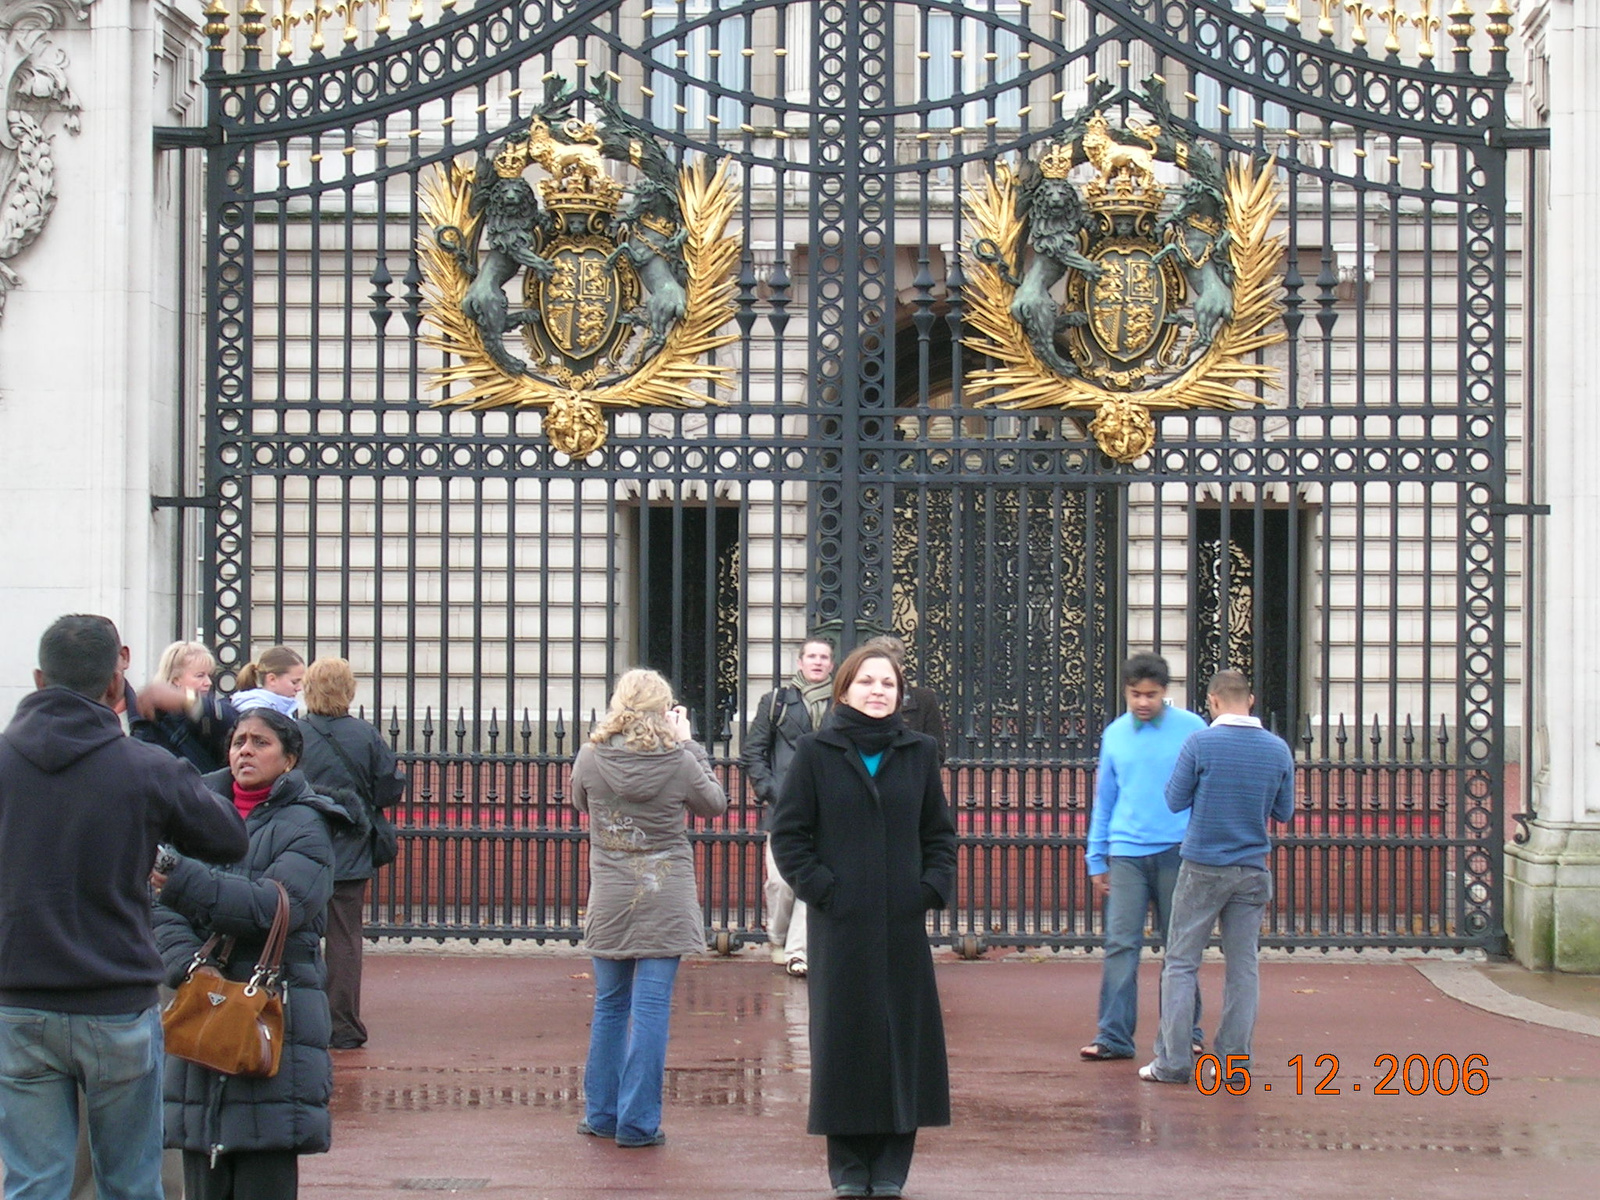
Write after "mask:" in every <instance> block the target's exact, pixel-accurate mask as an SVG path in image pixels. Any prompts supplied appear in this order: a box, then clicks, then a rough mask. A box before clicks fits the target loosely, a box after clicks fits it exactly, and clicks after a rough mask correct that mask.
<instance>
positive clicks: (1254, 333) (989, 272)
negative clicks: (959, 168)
mask: <svg viewBox="0 0 1600 1200" xmlns="http://www.w3.org/2000/svg"><path fill="white" fill-rule="evenodd" d="M1109 90H1110V89H1109V87H1108V85H1106V84H1104V83H1097V84H1095V85H1094V87H1093V89H1092V90H1091V93H1090V97H1089V103H1088V104H1086V105H1085V106H1084V108H1083V109H1081V110H1080V111H1079V112H1078V114H1077V115H1076V116H1075V117H1074V118H1072V120H1070V121H1068V122H1067V124H1066V127H1065V129H1064V130H1063V131H1062V133H1061V134H1059V135H1058V136H1057V137H1055V138H1053V139H1052V140H1051V141H1050V142H1048V143H1046V144H1045V147H1044V150H1043V152H1042V153H1041V154H1040V155H1039V156H1038V157H1037V158H1036V159H1034V160H1024V161H1023V162H1022V163H1021V164H1020V165H1019V166H1018V168H1017V169H1016V170H1012V169H1011V168H1009V167H1007V166H1005V165H1003V164H1002V165H1000V166H998V167H997V168H996V169H995V171H994V172H993V174H992V175H991V176H990V178H989V179H988V180H987V181H986V182H985V184H983V185H981V186H980V187H979V188H978V189H977V190H976V191H975V192H974V194H972V195H970V196H969V197H968V198H967V200H966V210H967V213H968V215H969V217H970V218H971V220H972V224H973V228H974V236H973V238H972V241H971V249H972V255H973V258H974V259H975V260H976V262H975V264H974V268H973V271H972V273H971V277H970V281H969V283H968V286H967V293H966V295H967V300H968V304H969V312H968V321H969V323H970V325H971V326H972V328H973V329H974V330H975V331H976V332H974V333H973V334H972V335H971V336H969V337H968V338H966V339H965V344H966V345H967V346H968V347H970V348H972V349H974V350H976V351H977V352H979V353H980V354H983V355H986V356H988V357H989V358H991V359H994V360H996V361H997V362H998V363H999V365H998V366H996V367H993V368H991V369H988V370H983V371H978V372H975V373H974V375H973V376H972V378H971V380H970V383H971V384H972V385H974V386H976V387H977V388H979V389H982V390H986V391H988V392H990V393H991V394H990V395H989V396H987V397H986V398H984V399H982V400H979V401H978V403H979V404H981V405H999V406H1002V407H1005V408H1014V409H1039V408H1063V409H1084V410H1087V409H1092V410H1094V411H1095V417H1094V420H1093V421H1092V422H1091V423H1090V425H1089V430H1090V432H1091V433H1093V434H1094V437H1095V440H1096V441H1097V442H1098V443H1099V445H1100V448H1101V449H1102V450H1104V451H1105V453H1106V454H1107V455H1109V456H1110V457H1111V458H1113V459H1115V460H1117V461H1118V462H1133V461H1134V460H1135V459H1137V458H1138V457H1139V456H1140V455H1142V454H1145V453H1147V452H1148V451H1149V450H1150V448H1151V447H1152V446H1153V445H1154V444H1155V422H1154V420H1153V418H1152V416H1151V414H1152V413H1153V412H1161V411H1167V410H1172V409H1180V408H1223V409H1226V408H1235V407H1238V406H1240V405H1244V404H1256V403H1260V397H1258V396H1257V395H1256V394H1255V393H1254V392H1253V391H1251V390H1247V387H1248V385H1249V384H1250V383H1252V382H1254V381H1262V382H1267V383H1271V382H1274V381H1275V379H1276V375H1277V372H1276V370H1275V368H1273V367H1271V366H1270V365H1268V364H1266V363H1263V362H1261V361H1259V359H1260V355H1259V351H1261V350H1262V349H1264V348H1265V347H1267V346H1270V345H1272V344H1274V343H1276V342H1280V341H1283V340H1284V338H1285V337H1286V336H1287V335H1286V333H1285V332H1284V330H1283V329H1282V328H1281V326H1280V327H1278V328H1272V326H1273V325H1274V324H1276V323H1277V322H1278V320H1279V317H1280V316H1281V314H1282V305H1281V304H1280V303H1279V300H1278V296H1279V288H1280V284H1281V277H1280V276H1279V275H1278V274H1277V273H1276V272H1277V270H1278V267H1279V264H1280V262H1281V260H1282V252H1283V251H1282V243H1281V240H1280V239H1279V238H1276V237H1271V236H1269V235H1268V230H1269V228H1270V226H1271V223H1272V220H1273V218H1274V216H1276V214H1277V212H1278V209H1279V206H1280V201H1279V197H1278V189H1277V186H1276V184H1275V182H1274V180H1273V177H1272V174H1271V172H1270V171H1268V170H1266V169H1263V168H1261V167H1259V166H1258V165H1257V164H1254V163H1245V164H1242V165H1239V166H1237V167H1235V168H1233V169H1232V170H1230V171H1228V172H1226V173H1224V172H1223V170H1222V168H1221V167H1220V166H1219V164H1218V163H1217V160H1216V159H1215V158H1214V157H1213V156H1212V155H1211V154H1210V152H1209V151H1207V150H1205V149H1203V148H1202V147H1200V146H1197V145H1195V144H1194V143H1193V142H1191V141H1188V140H1187V139H1185V138H1184V137H1182V136H1181V134H1180V133H1178V132H1177V131H1176V129H1175V128H1174V125H1173V123H1172V119H1171V112H1170V110H1169V108H1168V105H1167V102H1166V98H1165V93H1164V85H1163V84H1162V83H1161V81H1160V80H1159V79H1157V78H1154V77H1152V78H1151V79H1149V80H1146V81H1145V94H1144V97H1143V99H1142V101H1141V102H1142V103H1143V105H1144V106H1145V107H1146V108H1147V109H1148V110H1149V111H1150V113H1151V115H1152V116H1153V117H1154V118H1155V119H1154V120H1153V121H1151V122H1148V123H1139V122H1135V123H1131V124H1130V125H1129V126H1128V127H1127V128H1126V129H1123V130H1117V129H1113V128H1112V127H1111V125H1110V123H1109V122H1108V121H1107V120H1106V118H1105V116H1104V114H1103V113H1102V112H1101V111H1100V108H1099V106H1100V105H1101V104H1102V103H1103V102H1104V99H1105V96H1106V94H1107V93H1108V92H1109ZM1158 162H1169V163H1173V164H1175V165H1176V166H1178V167H1179V168H1180V169H1181V170H1183V171H1185V172H1186V173H1187V174H1188V175H1189V179H1188V181H1187V182H1185V183H1184V184H1183V186H1182V188H1181V189H1180V191H1179V194H1178V197H1177V200H1176V203H1175V205H1174V207H1173V209H1172V211H1171V212H1170V213H1169V214H1168V215H1167V216H1166V217H1165V218H1164V219H1163V217H1162V213H1163V211H1164V209H1165V205H1166V201H1167V188H1166V187H1165V186H1164V185H1163V184H1162V183H1160V182H1159V180H1158V178H1157V172H1156V169H1155V164H1156V163H1158ZM1082 166H1088V167H1092V168H1093V170H1094V175H1093V177H1092V178H1090V179H1087V180H1086V181H1085V182H1084V183H1082V184H1081V185H1080V184H1077V183H1074V182H1073V181H1072V179H1071V178H1070V176H1071V173H1072V172H1073V171H1074V170H1076V169H1077V168H1079V167H1082Z"/></svg>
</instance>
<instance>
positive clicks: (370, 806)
mask: <svg viewBox="0 0 1600 1200" xmlns="http://www.w3.org/2000/svg"><path fill="white" fill-rule="evenodd" d="M311 728H313V729H316V730H317V733H318V734H319V735H321V737H322V740H323V741H325V742H327V743H328V749H330V750H332V751H333V752H334V753H335V754H337V755H338V756H339V761H340V762H342V763H343V764H344V769H345V770H346V771H347V772H349V775H350V778H351V779H352V780H353V781H354V782H355V785H356V787H357V788H360V789H361V800H362V803H364V804H365V805H366V806H367V819H368V821H370V822H371V824H372V865H373V866H374V867H387V866H388V865H389V864H390V863H392V862H393V861H394V860H395V859H397V858H399V857H400V832H399V830H397V829H396V828H395V827H394V822H393V821H391V820H389V818H388V817H387V816H386V815H385V814H384V811H383V809H381V808H379V807H378V805H377V802H376V801H375V800H374V799H373V797H372V794H371V793H370V792H368V791H367V790H366V787H365V786H364V784H363V782H362V781H363V780H365V779H366V778H367V777H366V776H365V775H363V774H362V773H361V771H359V770H358V769H357V768H356V764H355V763H353V762H351V761H350V756H349V755H348V754H346V753H345V752H344V747H343V746H341V745H339V741H338V739H337V738H335V737H334V736H333V735H332V734H331V733H329V732H327V731H326V730H323V729H317V727H316V726H315V725H312V726H311Z"/></svg>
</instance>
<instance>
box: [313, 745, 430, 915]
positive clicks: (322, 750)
mask: <svg viewBox="0 0 1600 1200" xmlns="http://www.w3.org/2000/svg"><path fill="white" fill-rule="evenodd" d="M300 728H301V729H302V730H303V731H304V732H305V738H306V746H305V753H304V754H302V755H301V756H300V773H301V774H302V775H304V776H305V777H306V781H307V782H308V783H310V784H311V786H312V788H313V790H315V791H316V793H317V794H318V795H320V796H326V797H327V798H328V799H330V800H332V801H333V802H334V803H336V804H338V805H339V806H340V807H341V808H343V809H344V810H345V813H346V814H347V815H348V816H349V818H350V824H349V825H347V826H340V827H338V828H336V829H334V831H333V880H334V882H335V883H344V882H345V881H346V880H351V879H371V878H372V872H373V866H372V813H371V809H370V806H371V805H376V806H377V807H378V808H388V807H390V806H391V805H393V804H394V802H395V801H396V800H398V799H400V797H401V796H403V795H405V791H406V774H405V772H404V771H402V770H400V766H399V763H398V762H397V761H396V759H395V756H394V751H393V750H391V749H389V745H388V743H387V742H385V741H384V740H383V735H382V734H381V733H379V732H378V731H377V730H376V729H374V728H373V727H372V726H371V725H368V724H367V723H366V722H365V721H362V720H360V719H359V718H356V717H352V716H351V715H350V714H349V713H346V714H345V715H344V716H342V717H324V716H318V715H314V714H310V713H308V714H307V715H305V716H303V717H301V718H300ZM330 740H331V741H336V742H338V744H339V748H340V749H341V750H343V751H344V756H345V758H348V759H349V760H350V765H351V766H354V767H355V769H356V774H355V775H354V776H352V775H351V773H350V766H347V765H345V762H344V759H341V758H340V757H339V755H338V753H337V752H335V751H334V749H333V748H332V746H330V745H329V744H328V743H329V741H330Z"/></svg>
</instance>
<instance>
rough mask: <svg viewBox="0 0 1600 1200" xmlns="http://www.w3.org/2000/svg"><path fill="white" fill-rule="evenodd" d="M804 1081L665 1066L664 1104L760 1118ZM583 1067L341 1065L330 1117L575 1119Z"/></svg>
mask: <svg viewBox="0 0 1600 1200" xmlns="http://www.w3.org/2000/svg"><path fill="white" fill-rule="evenodd" d="M809 1088H810V1079H809V1076H808V1075H806V1074H805V1073H804V1072H798V1071H795V1070H794V1069H793V1067H792V1066H790V1065H789V1064H782V1065H777V1066H774V1065H770V1064H768V1063H765V1062H762V1061H752V1060H742V1061H741V1060H735V1061H733V1062H728V1063H713V1064H711V1065H708V1066H703V1067H668V1068H667V1077H666V1083H665V1087H664V1092H665V1099H666V1102H667V1103H668V1104H680V1105H693V1106H695V1107H699V1108H723V1109H731V1110H733V1111H736V1112H739V1113H741V1114H743V1115H748V1116H761V1115H762V1114H764V1113H765V1112H767V1111H769V1110H770V1109H772V1108H773V1107H774V1106H780V1107H782V1108H784V1109H785V1110H786V1111H789V1110H792V1108H793V1106H795V1105H801V1106H803V1105H804V1104H805V1103H806V1099H807V1095H808V1092H809ZM582 1096H583V1068H582V1067H581V1066H580V1065H577V1064H574V1065H572V1066H561V1067H484V1068H470V1067H467V1068H459V1069H458V1068H448V1067H438V1068H429V1067H394V1068H390V1067H375V1068H366V1067H354V1066H352V1067H341V1068H340V1069H339V1070H338V1071H336V1072H335V1073H334V1084H333V1102H332V1109H333V1113H334V1116H335V1117H340V1116H346V1117H348V1116H354V1115H357V1114H361V1113H384V1112H438V1111H444V1110H462V1109H466V1110H471V1109H479V1110H483V1109H496V1108H539V1109H548V1110H550V1111H552V1112H558V1113H568V1114H580V1113H581V1112H582V1108H583V1101H582Z"/></svg>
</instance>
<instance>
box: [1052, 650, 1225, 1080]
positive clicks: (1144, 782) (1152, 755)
mask: <svg viewBox="0 0 1600 1200" xmlns="http://www.w3.org/2000/svg"><path fill="white" fill-rule="evenodd" d="M1170 683H1171V676H1170V675H1169V674H1168V672H1167V661H1166V659H1164V658H1162V657H1161V656H1160V655H1157V654H1135V655H1134V656H1133V657H1132V658H1130V659H1129V660H1128V661H1127V664H1126V665H1125V666H1124V667H1123V668H1122V690H1123V696H1124V698H1125V699H1126V700H1127V703H1128V711H1127V712H1125V713H1123V714H1122V716H1120V717H1118V718H1117V719H1116V720H1115V721H1113V722H1111V724H1110V725H1108V726H1106V731H1105V733H1104V734H1103V735H1102V736H1101V738H1100V770H1099V773H1098V774H1097V776H1096V780H1095V793H1094V812H1093V814H1092V815H1091V816H1090V818H1089V851H1088V855H1087V862H1088V867H1089V882H1090V884H1092V885H1093V887H1094V890H1095V894H1096V895H1097V896H1098V897H1099V898H1100V899H1101V901H1102V902H1103V903H1104V904H1105V931H1106V941H1105V961H1104V965H1103V966H1102V968H1101V974H1100V1021H1099V1027H1098V1028H1097V1030H1096V1031H1095V1037H1094V1041H1092V1042H1090V1043H1089V1044H1088V1045H1087V1046H1085V1047H1083V1049H1081V1050H1079V1051H1078V1055H1079V1057H1080V1058H1084V1059H1087V1060H1089V1061H1090V1062H1104V1061H1106V1060H1109V1059H1117V1058H1132V1057H1133V1052H1134V1045H1133V1030H1134V1024H1135V1022H1136V1021H1137V1019H1138V1015H1139V952H1140V950H1141V949H1143V947H1144V924H1145V917H1146V915H1147V914H1148V913H1149V911H1150V906H1151V905H1152V904H1154V905H1155V909H1156V930H1157V932H1158V935H1159V937H1160V939H1161V940H1162V941H1165V940H1166V937H1167V922H1168V919H1169V918H1170V916H1171V913H1172V889H1173V885H1174V884H1176V883H1177V881H1178V865H1179V860H1178V843H1180V842H1181V841H1183V835H1184V831H1185V830H1186V829H1187V828H1188V825H1189V814H1188V813H1187V812H1179V813H1175V812H1173V811H1172V810H1171V809H1169V808H1168V807H1167V799H1166V788H1167V780H1168V779H1169V778H1170V777H1171V775H1172V768H1173V765H1174V764H1175V763H1176V762H1177V761H1178V752H1179V751H1180V750H1181V749H1182V748H1183V745H1184V743H1185V742H1186V741H1187V740H1188V739H1189V735H1190V734H1192V733H1195V732H1197V731H1199V730H1201V729H1204V728H1205V722H1204V721H1202V720H1201V719H1200V718H1199V717H1197V716H1195V714H1194V713H1192V712H1188V711H1187V710H1185V709H1181V708H1173V707H1172V706H1171V705H1170V704H1168V703H1167V687H1168V685H1169V684H1170ZM1194 1020H1195V1027H1194V1036H1195V1039H1196V1042H1197V1043H1198V1041H1199V1038H1200V1026H1199V1021H1200V1006H1199V1004H1198V1003H1196V1005H1195V1009H1194Z"/></svg>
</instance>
